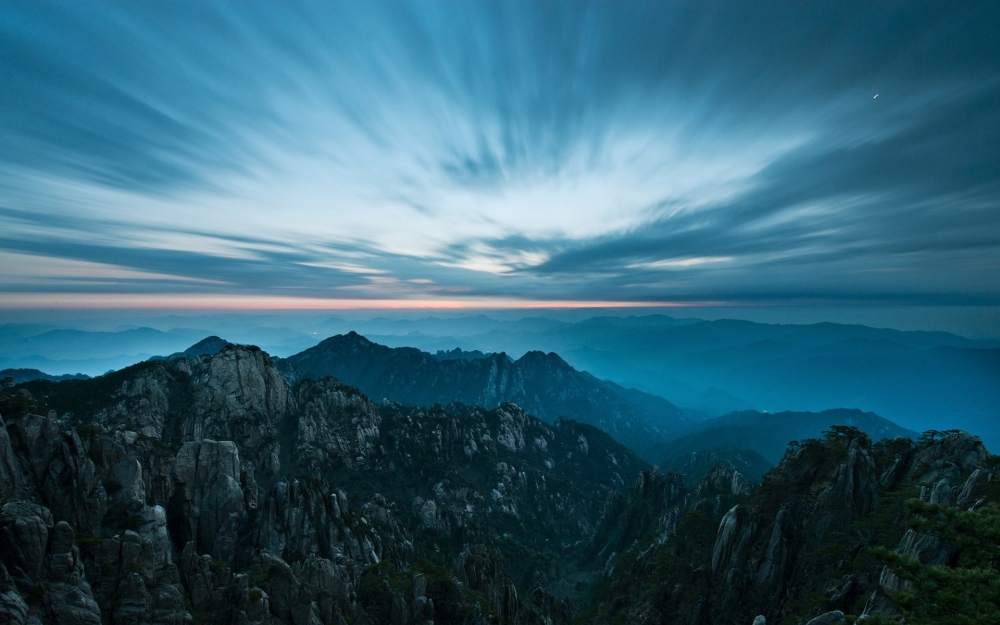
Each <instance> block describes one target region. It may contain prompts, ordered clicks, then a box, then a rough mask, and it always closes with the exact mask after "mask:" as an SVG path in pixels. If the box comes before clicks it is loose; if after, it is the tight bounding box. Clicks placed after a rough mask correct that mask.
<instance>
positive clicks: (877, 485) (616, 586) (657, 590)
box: [589, 427, 1000, 625]
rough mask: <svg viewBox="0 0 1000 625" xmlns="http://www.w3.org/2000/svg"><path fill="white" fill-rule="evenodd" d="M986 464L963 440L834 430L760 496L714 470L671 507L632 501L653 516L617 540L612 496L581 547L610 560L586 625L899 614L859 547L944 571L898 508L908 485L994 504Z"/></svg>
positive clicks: (896, 585) (624, 520)
mask: <svg viewBox="0 0 1000 625" xmlns="http://www.w3.org/2000/svg"><path fill="white" fill-rule="evenodd" d="M995 465H996V463H995V462H994V461H993V459H992V458H991V457H990V456H989V455H988V453H987V452H986V451H985V448H983V447H982V444H981V443H980V442H979V441H978V439H975V438H974V437H972V436H969V435H968V434H965V433H961V432H949V433H944V434H934V433H931V434H930V435H928V436H925V437H924V438H923V439H921V441H920V442H919V443H918V444H916V445H914V443H913V442H912V441H910V440H908V439H900V438H897V439H886V440H883V441H881V442H879V443H873V442H872V441H871V440H870V439H869V438H868V436H867V435H865V434H864V433H863V432H862V431H860V430H858V429H855V428H852V427H835V428H832V429H831V430H830V431H828V432H827V433H826V434H825V436H824V438H823V439H816V440H806V441H803V442H802V443H796V444H794V445H792V446H791V447H790V448H789V449H788V451H787V452H786V454H785V456H784V458H783V459H782V461H781V462H780V463H779V464H778V466H777V467H775V468H774V469H773V470H771V471H770V472H768V473H767V474H766V475H765V478H764V481H763V483H762V484H761V485H760V487H759V488H757V489H750V490H748V489H745V488H744V487H743V485H742V482H741V480H739V479H734V478H735V476H734V475H733V473H732V469H731V468H729V467H724V466H723V467H716V468H715V469H713V470H711V471H709V472H708V473H707V474H706V475H705V477H704V478H703V479H702V481H701V482H700V483H699V484H698V485H697V486H696V487H694V488H693V489H691V490H690V491H689V492H688V493H686V494H685V495H684V496H683V497H681V498H680V501H681V503H679V504H675V505H674V506H673V507H672V508H670V507H666V508H664V507H659V508H657V507H654V506H652V505H650V504H649V503H647V504H646V505H644V506H641V509H644V510H651V511H654V512H653V514H654V516H656V515H658V516H659V518H654V519H652V520H649V521H645V520H644V521H643V522H641V523H639V525H640V527H641V529H640V530H639V531H631V532H629V534H628V536H629V537H630V538H626V539H625V540H620V539H619V538H618V536H617V535H616V534H615V530H618V531H623V530H624V529H625V528H628V527H630V525H631V524H632V523H631V522H630V520H629V519H630V514H633V513H630V512H629V508H630V507H631V506H632V505H633V504H631V503H630V502H629V500H631V499H633V498H635V499H638V498H636V497H634V495H630V496H629V498H625V497H622V496H613V497H611V498H610V499H609V500H608V504H607V507H606V511H605V517H606V518H614V519H619V521H618V522H617V523H614V522H612V523H609V524H608V526H609V527H611V528H612V529H611V530H610V531H609V530H606V529H604V527H605V522H604V521H603V520H602V523H601V525H600V526H599V527H600V528H601V532H600V533H599V534H597V535H595V539H596V540H597V541H598V543H599V545H598V546H597V547H590V548H589V549H590V551H592V552H594V553H600V554H601V558H604V557H605V555H606V554H608V555H607V558H608V560H607V562H606V564H605V566H604V569H603V570H604V573H605V575H604V578H603V580H604V581H603V582H602V586H601V587H600V592H599V593H598V594H597V595H596V596H597V597H603V598H600V599H596V601H595V605H594V606H593V607H592V608H591V612H590V613H591V614H592V617H591V618H590V622H594V623H614V622H677V623H687V624H689V625H706V624H708V623H731V622H744V623H751V622H753V623H766V622H785V621H788V622H799V623H811V624H828V623H829V624H833V623H846V622H848V620H849V619H848V618H847V617H846V616H845V613H852V614H854V615H860V614H861V613H862V612H863V613H865V614H874V613H880V614H882V615H885V616H889V617H896V618H898V617H899V616H901V613H900V611H899V609H898V608H897V607H896V606H895V604H894V603H893V601H892V596H893V595H894V594H895V593H896V592H898V591H900V590H904V589H906V588H907V585H906V583H904V582H902V581H901V580H900V579H898V578H897V577H896V576H895V575H894V574H893V573H892V571H890V570H889V569H883V568H882V566H881V565H880V564H878V561H877V560H875V559H874V558H872V557H871V556H870V555H869V552H868V551H867V549H866V547H867V546H868V545H873V544H874V545H878V546H881V547H887V548H892V547H896V549H897V551H898V552H900V553H903V554H906V555H910V556H913V557H915V558H917V559H918V560H920V561H921V562H923V563H925V564H942V565H951V564H952V563H953V561H954V560H955V558H956V554H957V552H956V547H955V546H954V545H948V544H945V543H943V542H942V541H941V540H940V539H939V538H937V537H935V536H930V535H926V534H921V533H919V532H917V531H914V530H912V529H908V527H907V515H906V507H905V506H904V505H903V502H904V501H905V500H906V499H910V498H915V497H917V496H918V495H919V493H920V492H921V484H920V483H914V481H912V480H914V479H919V480H921V481H924V483H923V485H922V486H923V492H924V493H925V498H926V499H927V500H928V501H936V502H938V503H940V504H941V505H946V506H947V505H958V506H960V507H962V508H965V509H970V508H972V509H975V508H976V507H977V506H985V505H990V506H996V505H1000V502H998V501H997V500H996V494H995V492H996V491H995V489H994V488H992V487H991V484H990V482H991V480H992V476H993V472H994V471H995ZM640 481H641V479H640ZM635 492H636V489H633V493H635ZM991 493H992V494H991ZM664 526H669V527H671V528H672V533H671V534H670V535H669V536H668V537H667V539H666V540H663V539H661V538H660V537H659V536H657V533H656V532H657V528H659V527H664ZM900 537H901V538H900ZM865 541H868V542H867V543H866V542H865ZM879 541H881V542H879ZM604 548H606V550H605V551H601V549H604ZM595 549H596V550H595ZM618 597H631V598H632V599H631V600H630V601H622V600H618V599H617V598H618ZM859 622H860V621H859Z"/></svg>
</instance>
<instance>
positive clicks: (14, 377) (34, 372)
mask: <svg viewBox="0 0 1000 625" xmlns="http://www.w3.org/2000/svg"><path fill="white" fill-rule="evenodd" d="M8 378H9V379H10V381H11V382H12V383H13V384H21V383H23V382H31V381H32V380H48V381H50V382H62V381H63V380H86V379H89V378H90V376H89V375H84V374H82V373H73V374H70V373H65V374H63V375H49V374H47V373H45V372H44V371H39V370H38V369H2V370H0V381H3V380H5V379H8Z"/></svg>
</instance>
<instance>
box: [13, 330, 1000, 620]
mask: <svg viewBox="0 0 1000 625" xmlns="http://www.w3.org/2000/svg"><path fill="white" fill-rule="evenodd" d="M210 343H212V344H213V345H214V346H213V345H209V346H208V347H210V349H208V348H206V349H195V350H191V351H190V353H179V354H176V355H174V356H171V357H169V358H167V359H163V360H151V361H148V362H144V363H141V364H139V365H135V366H133V367H129V368H127V369H124V370H120V371H117V372H114V373H111V374H107V375H105V376H101V377H99V378H94V379H90V380H69V381H63V382H51V381H46V380H37V381H34V382H29V383H25V384H19V385H15V386H14V387H12V388H9V389H6V390H0V416H2V418H0V622H13V623H18V624H22V625H27V624H29V623H30V624H31V625H36V624H44V623H68V624H75V623H89V624H93V625H97V624H98V623H108V624H113V625H114V624H119V623H156V624H160V623H170V624H177V625H180V624H181V623H217V622H235V623H244V624H247V625H250V624H265V623H268V624H270V623H274V624H278V623H285V624H294V625H298V624H300V623H306V624H309V625H317V624H322V625H330V624H334V623H336V624H338V625H339V624H346V623H359V624H368V623H370V624H375V623H390V624H392V625H405V624H409V623H431V622H433V623H460V624H463V625H485V624H486V623H510V624H536V623H537V624H538V625H542V624H545V625H557V624H558V625H568V624H569V623H573V622H588V623H619V622H639V623H646V622H649V623H654V622H677V623H684V624H686V625H715V624H719V625H722V624H728V623H744V622H745V623H747V624H749V623H751V622H754V623H758V624H759V623H760V622H764V621H766V622H771V623H805V622H806V621H808V620H810V619H813V618H814V617H818V618H821V619H825V620H822V621H821V622H824V623H844V622H846V621H845V616H844V614H845V613H846V614H848V615H852V618H853V616H856V615H860V614H862V613H863V614H865V615H868V616H873V618H874V616H877V615H881V616H882V617H898V616H901V615H906V614H909V613H908V612H905V611H906V610H909V609H910V604H909V603H906V601H903V602H902V603H900V597H903V596H904V595H900V592H903V591H905V590H906V589H907V588H909V586H907V584H910V583H911V582H909V581H908V579H906V578H905V577H899V576H897V575H896V574H895V572H894V570H890V569H889V568H884V567H883V564H882V562H881V561H880V560H878V559H877V558H876V557H875V556H873V555H872V554H875V553H877V550H878V549H879V548H883V549H888V550H892V551H893V553H896V554H899V555H900V557H913V558H916V559H917V560H918V561H919V562H925V563H939V564H942V565H944V566H959V565H960V563H961V562H963V560H962V558H961V557H960V556H961V553H962V549H963V547H962V545H963V544H964V543H960V542H959V543H949V542H948V540H947V539H946V538H939V537H937V536H935V535H933V534H922V533H920V532H919V531H917V530H914V529H909V528H908V526H909V525H910V523H911V520H912V519H911V513H908V512H907V507H906V506H904V505H903V502H904V501H906V500H907V499H912V500H913V501H918V502H920V501H922V502H926V505H929V506H945V507H948V508H949V509H951V508H953V509H955V510H960V511H984V512H985V513H989V511H991V510H997V509H998V504H1000V490H997V488H996V484H997V482H996V480H995V479H994V475H995V472H996V471H997V468H998V467H1000V462H998V461H997V459H996V458H995V457H993V456H990V455H989V453H988V452H987V450H986V448H985V446H984V445H983V444H982V443H981V442H980V441H979V440H978V439H976V438H975V437H973V436H970V435H968V434H965V433H962V432H944V433H940V432H931V433H928V434H926V435H925V436H923V437H921V438H920V439H919V440H918V441H916V442H914V441H913V440H911V439H910V438H906V437H897V438H892V439H883V440H881V441H877V442H876V441H873V440H872V437H870V436H869V435H867V434H866V433H865V432H863V431H862V430H861V429H859V428H858V427H855V425H851V424H841V425H833V426H832V427H829V428H828V429H827V431H826V433H825V434H824V435H823V437H822V438H819V439H815V438H806V439H805V440H800V441H797V442H794V443H793V444H791V445H790V446H789V447H787V448H786V451H785V453H784V454H783V456H782V457H781V459H780V462H779V463H778V464H777V466H776V467H775V468H774V469H772V470H770V471H768V472H767V473H766V474H765V475H764V478H763V482H762V483H761V485H760V486H756V485H755V484H753V483H752V481H750V480H748V479H746V477H745V476H744V475H743V474H742V473H741V472H740V468H741V467H743V466H746V467H753V466H756V464H755V463H756V460H755V459H754V458H752V457H750V456H747V457H744V456H743V455H740V454H741V453H742V452H739V453H737V454H736V455H730V456H725V455H724V454H716V455H712V454H708V455H705V456H699V457H698V458H696V459H693V462H694V464H697V465H698V466H699V467H700V469H699V470H701V469H704V468H705V466H706V465H707V466H708V468H707V470H705V471H703V475H702V476H701V477H700V478H697V479H692V478H691V476H689V479H687V480H686V479H685V478H684V477H683V476H681V475H677V474H672V473H663V472H661V471H659V470H658V469H655V468H650V467H649V465H648V464H646V463H645V462H643V460H641V459H640V458H639V457H638V456H636V454H635V453H633V452H632V451H630V450H629V449H628V448H627V447H625V446H623V445H621V444H619V443H618V442H616V441H614V440H613V439H612V438H611V437H610V436H608V435H607V434H605V433H604V432H602V431H600V430H599V429H597V428H595V427H593V426H591V425H587V424H584V423H580V422H578V421H573V420H568V419H563V418H557V419H556V420H555V421H554V422H553V423H547V422H544V421H541V420H539V419H537V418H535V417H533V416H531V415H530V414H529V413H528V412H527V411H525V410H524V409H523V408H522V407H519V406H517V405H516V404H513V403H509V402H504V403H500V404H499V405H498V406H497V407H495V408H491V409H486V408H483V407H476V406H472V405H467V404H462V403H456V402H450V403H447V404H445V403H443V402H440V403H436V404H433V405H430V406H416V407H407V406H404V405H402V404H400V403H396V402H394V401H391V400H387V399H386V400H382V401H378V402H376V401H373V400H372V399H371V398H369V397H368V396H366V395H365V394H364V393H362V392H361V391H360V390H359V389H357V388H354V387H352V386H348V385H345V384H344V383H343V382H342V381H339V380H337V379H335V378H332V377H313V376H309V375H306V376H299V379H296V377H295V375H293V374H295V373H296V371H295V370H289V366H291V367H294V366H295V365H293V364H291V363H287V362H282V361H280V360H276V359H273V358H271V357H270V356H269V355H268V354H267V353H265V352H263V351H262V350H260V349H258V348H254V347H248V346H240V345H231V344H225V342H219V341H213V342H210ZM215 347H220V348H219V349H218V350H217V351H216V350H215ZM204 351H207V352H211V353H198V352H204ZM476 360H483V359H474V360H472V361H468V360H460V361H458V362H475V361H476ZM508 362H509V361H508ZM282 369H284V374H283V373H282ZM298 371H300V372H301V369H299V370H298ZM758 414H759V413H751V415H750V417H752V416H753V415H758ZM851 415H855V412H854V411H833V412H831V413H830V414H829V415H826V416H827V417H830V418H839V417H851ZM764 416H767V415H764ZM786 417H787V415H786ZM734 418H735V417H734ZM762 418H763V417H762ZM824 420H826V419H824ZM855 423H856V424H857V422H855ZM876 423H877V422H876ZM876 431H877V432H882V433H891V432H890V431H888V430H885V431H882V430H878V429H877V428H876ZM740 463H743V464H740ZM934 509H935V510H936V509H937V508H934ZM971 513H972V512H970V514H971ZM976 513H977V514H978V512H976ZM900 574H901V575H902V573H900Z"/></svg>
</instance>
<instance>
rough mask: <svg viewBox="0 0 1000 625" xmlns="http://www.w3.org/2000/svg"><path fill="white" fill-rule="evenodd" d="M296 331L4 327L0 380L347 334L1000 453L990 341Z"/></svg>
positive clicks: (434, 353)
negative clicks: (550, 361) (872, 418)
mask: <svg viewBox="0 0 1000 625" xmlns="http://www.w3.org/2000/svg"><path fill="white" fill-rule="evenodd" d="M303 319H304V318H300V317H294V316H280V315H273V316H266V315H256V316H254V315H244V316H240V315H215V316H202V317H163V318H150V319H149V320H147V321H148V323H150V324H155V325H156V327H157V328H159V329H154V328H143V327H131V326H130V327H126V326H123V327H121V328H118V329H115V330H113V331H101V332H89V331H85V330H81V329H67V328H59V327H55V326H51V325H49V326H47V325H38V324H20V325H13V324H8V325H2V326H0V368H32V369H38V370H41V371H44V372H46V373H48V374H64V373H69V374H76V373H84V374H88V375H99V374H101V373H103V372H105V371H108V370H110V369H120V368H122V367H124V366H127V365H128V364H132V363H135V362H139V361H142V360H145V359H148V358H150V357H151V356H152V355H154V354H160V355H166V354H173V353H180V352H182V351H183V350H184V349H185V348H187V347H188V346H190V345H191V344H192V343H194V342H196V341H198V340H199V339H201V338H203V337H205V336H208V335H211V334H218V335H219V336H223V337H225V339H226V340H228V341H231V342H233V343H237V344H254V345H259V346H261V348H262V349H264V350H265V351H267V352H268V353H270V354H273V355H276V356H279V357H288V356H290V355H292V354H296V353H299V352H301V351H302V350H303V349H307V348H310V347H312V346H315V345H316V344H317V343H318V342H319V340H321V339H322V338H323V337H328V336H331V335H334V334H346V333H347V332H348V331H350V330H356V331H357V332H358V333H359V334H362V335H364V336H366V337H367V338H369V339H370V340H372V341H373V342H375V343H379V344H382V345H385V346H387V347H416V348H418V349H420V350H423V351H425V352H429V355H430V357H432V358H434V359H436V360H455V359H458V360H479V359H481V358H482V357H487V356H490V355H491V354H495V353H500V352H505V353H506V354H507V355H508V356H510V357H511V358H512V359H518V358H520V357H521V356H523V355H525V354H527V353H528V352H530V351H542V352H544V353H549V352H555V353H557V354H559V357H560V358H561V359H563V360H564V361H565V362H566V363H568V364H569V365H570V366H572V367H573V368H574V369H576V370H578V371H587V372H589V373H590V374H592V375H593V376H594V377H596V378H598V379H600V380H611V381H613V382H614V383H615V384H617V385H619V386H621V387H624V388H633V389H638V390H639V391H642V392H644V393H646V394H648V395H654V396H658V397H661V398H664V399H666V400H668V401H669V402H670V403H671V404H673V405H674V406H675V407H677V408H679V409H681V410H683V411H687V412H688V413H690V414H692V415H698V414H703V415H707V416H709V417H717V416H722V415H724V414H728V413H730V412H734V411H742V410H760V411H763V410H767V411H769V412H771V413H776V412H781V411H785V410H792V411H809V412H817V411H821V410H825V409H828V408H833V407H851V408H858V409H860V410H863V411H867V412H873V413H875V414H878V415H880V416H882V417H885V418H887V419H890V420H892V421H894V422H896V423H898V424H900V425H901V426H903V427H906V428H909V429H912V430H916V431H921V430H925V429H930V428H936V429H941V428H960V429H963V430H966V431H972V432H977V433H979V435H980V436H981V437H982V438H983V441H984V442H985V443H986V444H988V445H992V446H994V447H997V446H1000V426H998V424H1000V384H998V383H997V380H1000V341H998V340H996V339H986V340H976V339H969V338H965V337H961V336H956V335H953V334H948V333H944V332H901V331H897V330H888V329H880V328H871V327H866V326H859V325H842V324H833V323H820V324H812V325H774V324H762V323H752V322H748V321H736V320H718V321H705V320H700V319H678V318H672V317H667V316H664V315H645V316H637V317H613V316H604V317H592V318H589V319H583V320H579V321H567V320H565V319H555V318H550V317H534V318H523V319H516V320H506V319H498V318H493V317H490V316H486V315H469V316H454V317H443V316H442V317H429V318H424V319H399V318H396V319H389V318H376V319H367V320H357V319H348V318H343V317H321V316H313V317H311V318H309V319H306V320H303ZM208 328H211V329H210V330H209V329H208ZM456 349H457V350H458V351H456Z"/></svg>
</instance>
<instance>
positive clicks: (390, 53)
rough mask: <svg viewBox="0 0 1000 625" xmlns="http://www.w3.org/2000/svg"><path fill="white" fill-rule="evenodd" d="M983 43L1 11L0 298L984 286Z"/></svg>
mask: <svg viewBox="0 0 1000 625" xmlns="http://www.w3.org/2000/svg"><path fill="white" fill-rule="evenodd" d="M996 32H1000V7H998V6H997V5H996V3H991V2H979V3H961V4H958V5H944V4H942V5H940V6H930V7H928V6H917V5H915V4H913V3H902V2H900V3H879V4H876V5H872V4H871V3H863V2H837V3H804V4H803V5H801V6H797V7H794V8H790V7H788V6H787V4H786V3H767V2H763V3H761V2H755V3H729V4H723V3H706V2H678V3H662V2H650V3H644V2H628V3H607V2H593V3H587V2H573V3H567V2H555V1H553V2H488V1H483V2H475V3H472V2H465V1H462V2H457V1H456V2H450V3H449V2H410V3H401V2H400V3H394V2H385V3H357V2H344V3H327V2H322V3H320V2H316V3H302V4H296V5H295V6H294V7H293V5H291V4H279V5H275V4H274V3H265V2H246V3H238V4H233V3H222V2H190V3H183V2H172V3H135V2H121V3H118V2H104V3H79V2H37V1H24V2H17V1H15V2H7V3H4V4H3V5H2V6H0V75H2V77H3V78H2V80H3V85H4V88H3V89H2V90H0V111H2V115H0V223H2V224H3V226H4V227H3V228H0V263H2V264H3V267H4V271H3V272H0V273H2V275H0V292H2V293H3V294H4V295H3V299H5V300H6V301H8V302H16V301H17V300H18V298H22V299H23V298H28V297H29V295H28V294H32V295H31V296H32V297H37V296H38V294H40V293H46V294H74V293H76V294H81V296H82V294H88V297H92V296H93V294H95V293H113V294H135V295H143V296H152V295H160V296H162V295H165V294H173V295H176V296H177V297H178V298H180V299H183V297H184V296H185V295H191V296H192V297H194V296H205V295H220V294H222V295H225V294H229V295H233V296H253V297H269V296H270V297H289V298H334V299H349V298H374V299H397V298H403V299H408V298H414V299H418V300H421V301H427V300H435V299H440V300H461V299H463V298H479V299H486V300H489V299H496V300H497V301H500V300H587V301H628V302H658V301H739V302H744V303H748V302H749V303H753V302H773V301H823V302H827V303H829V302H840V301H842V302H847V301H850V302H857V301H882V302H907V303H918V304H936V303H947V304H998V303H1000V69H998V68H1000V46H997V45H996V35H995V33H996ZM24 301H27V300H26V299H25V300H24ZM66 301H68V302H69V301H72V295H67V300H66ZM178 301H180V300H178Z"/></svg>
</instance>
